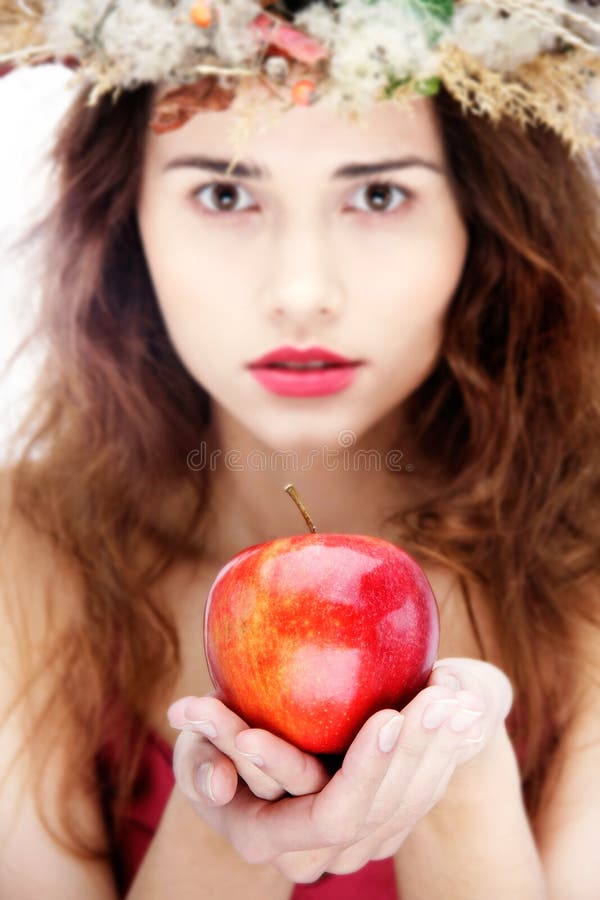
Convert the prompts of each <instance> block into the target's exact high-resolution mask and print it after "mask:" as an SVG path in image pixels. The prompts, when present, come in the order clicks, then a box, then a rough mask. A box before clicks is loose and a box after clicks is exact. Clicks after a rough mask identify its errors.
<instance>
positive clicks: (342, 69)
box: [295, 0, 443, 107]
mask: <svg viewBox="0 0 600 900" xmlns="http://www.w3.org/2000/svg"><path fill="white" fill-rule="evenodd" d="M295 24H297V25H299V26H300V27H301V28H303V29H306V30H307V31H308V32H309V33H310V34H311V35H313V36H314V37H316V38H317V39H318V40H319V41H320V42H321V43H322V44H324V45H325V46H326V47H328V48H331V49H332V50H334V51H335V52H334V53H333V55H332V58H331V61H330V65H329V76H330V78H331V79H332V81H333V85H332V89H330V91H329V92H328V95H327V101H328V102H329V103H331V104H335V105H337V104H338V103H339V102H340V101H343V100H344V98H345V99H348V100H350V99H352V103H353V104H356V105H357V106H360V107H364V106H365V105H366V104H368V103H370V102H371V103H372V101H373V97H375V96H378V95H379V93H380V91H381V90H382V89H383V88H385V87H386V86H387V85H388V84H389V82H390V80H393V79H397V78H408V77H409V76H411V75H412V76H415V77H418V78H429V77H431V76H433V75H435V71H436V53H435V51H434V49H433V48H432V46H430V44H432V43H433V42H432V41H431V40H430V39H429V40H428V28H427V23H426V22H425V21H424V16H423V14H422V13H419V11H418V8H417V7H416V6H415V5H414V4H413V3H410V2H408V0H400V2H399V0H379V2H378V3H377V7H376V8H375V7H374V6H371V5H368V4H366V3H364V0H346V2H345V3H344V4H343V6H340V7H339V8H338V9H330V8H328V7H325V6H323V5H321V4H314V5H313V6H309V7H307V8H306V9H304V10H303V11H302V12H301V13H299V14H298V15H297V16H296V17H295ZM436 31H439V32H440V33H441V32H442V31H443V26H442V25H441V23H439V27H438V28H436ZM429 34H431V31H429Z"/></svg>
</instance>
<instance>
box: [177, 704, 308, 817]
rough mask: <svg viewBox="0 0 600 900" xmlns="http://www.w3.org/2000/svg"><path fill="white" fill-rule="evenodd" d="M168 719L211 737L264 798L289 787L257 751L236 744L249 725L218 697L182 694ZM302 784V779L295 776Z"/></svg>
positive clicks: (280, 792)
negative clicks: (236, 740) (268, 769)
mask: <svg viewBox="0 0 600 900" xmlns="http://www.w3.org/2000/svg"><path fill="white" fill-rule="evenodd" d="M168 717H169V722H170V723H171V725H172V727H174V728H179V729H182V730H184V731H187V732H191V733H192V734H197V735H198V736H203V737H205V738H206V739H208V740H209V741H210V742H211V743H212V744H213V745H214V746H215V747H216V748H217V749H218V750H220V751H221V753H222V754H225V755H226V756H227V757H229V759H230V760H231V761H232V763H233V765H234V766H235V768H236V770H237V772H238V773H239V775H240V776H241V777H242V778H243V779H244V781H245V782H246V784H247V785H248V787H249V788H250V790H251V791H252V793H253V794H255V796H257V797H261V798H262V799H264V800H277V799H278V798H279V797H283V795H284V794H285V793H286V790H287V789H286V788H285V787H284V786H282V785H281V784H280V783H279V782H278V781H276V780H275V779H274V778H273V777H271V775H270V774H269V773H268V772H266V771H263V765H264V760H263V759H262V758H261V757H260V756H259V755H258V754H254V753H245V752H242V751H241V750H239V749H238V747H237V746H236V744H235V738H236V736H237V735H238V734H239V733H240V732H242V731H246V730H248V725H247V723H246V722H244V720H243V719H241V718H240V717H239V716H238V715H236V713H234V712H233V711H232V710H230V709H229V707H227V706H225V704H224V703H223V702H222V701H221V700H219V699H218V698H217V697H216V696H205V697H183V698H181V699H180V700H178V701H177V702H176V703H174V704H172V705H171V706H170V707H169V709H168ZM295 781H296V783H297V784H298V783H299V779H298V778H296V779H295Z"/></svg>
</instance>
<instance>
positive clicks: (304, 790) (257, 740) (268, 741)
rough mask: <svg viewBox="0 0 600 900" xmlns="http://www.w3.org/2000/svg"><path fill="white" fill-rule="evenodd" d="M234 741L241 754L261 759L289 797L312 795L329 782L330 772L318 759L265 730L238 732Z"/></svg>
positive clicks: (267, 770)
mask: <svg viewBox="0 0 600 900" xmlns="http://www.w3.org/2000/svg"><path fill="white" fill-rule="evenodd" d="M234 742H235V746H236V748H237V749H238V750H239V751H240V752H241V753H244V754H249V755H250V756H258V757H259V758H261V759H262V760H263V761H264V765H263V766H262V770H263V771H264V772H265V773H266V774H267V775H270V776H271V778H273V779H274V780H275V781H276V782H277V783H278V784H280V785H281V786H282V788H283V789H284V790H285V791H286V792H287V793H288V794H294V795H296V796H299V795H301V794H313V793H315V792H316V791H320V790H321V789H322V788H323V787H324V786H325V785H326V784H327V782H328V781H329V775H328V773H327V770H326V769H325V767H324V766H323V764H322V763H321V762H320V761H319V760H318V759H317V758H316V757H315V756H313V755H312V754H311V753H304V752H303V751H302V750H299V749H298V747H294V746H293V744H288V742H287V741H284V740H282V739H281V738H279V737H277V736H276V735H274V734H271V732H269V731H265V730H264V729H262V728H248V729H246V730H245V731H239V732H238V733H237V735H236V736H235V739H234Z"/></svg>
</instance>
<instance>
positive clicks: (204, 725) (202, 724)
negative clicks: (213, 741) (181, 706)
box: [181, 719, 217, 738]
mask: <svg viewBox="0 0 600 900" xmlns="http://www.w3.org/2000/svg"><path fill="white" fill-rule="evenodd" d="M181 730H182V731H193V732H197V731H199V732H200V734H203V735H205V737H209V738H216V736H217V729H216V728H215V726H214V725H213V723H212V722H211V721H209V719H199V720H197V721H195V720H194V719H187V720H186V723H185V725H184V726H183V728H182V729H181Z"/></svg>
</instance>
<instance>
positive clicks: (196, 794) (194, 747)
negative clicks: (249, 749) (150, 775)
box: [173, 731, 238, 806]
mask: <svg viewBox="0 0 600 900" xmlns="http://www.w3.org/2000/svg"><path fill="white" fill-rule="evenodd" d="M173 772H174V774H175V779H176V781H177V785H178V787H179V789H180V790H181V791H182V792H183V793H184V794H185V796H186V797H187V798H188V799H189V800H191V801H198V800H199V801H201V802H202V803H207V804H209V805H214V806H222V805H224V804H226V803H229V802H230V800H231V799H232V798H233V797H234V796H235V793H236V791H237V788H238V773H237V771H236V768H235V766H234V765H233V763H232V762H231V760H230V759H228V758H227V757H226V756H224V755H223V754H222V753H220V752H219V750H217V748H216V747H214V746H213V745H212V744H211V743H210V741H207V740H205V739H204V738H201V737H198V736H197V735H195V734H191V733H189V732H185V731H182V732H181V734H180V735H179V737H178V738H177V740H176V742H175V747H174V750H173Z"/></svg>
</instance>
